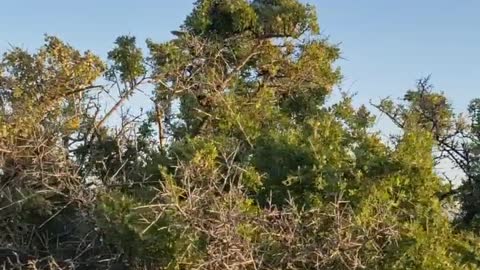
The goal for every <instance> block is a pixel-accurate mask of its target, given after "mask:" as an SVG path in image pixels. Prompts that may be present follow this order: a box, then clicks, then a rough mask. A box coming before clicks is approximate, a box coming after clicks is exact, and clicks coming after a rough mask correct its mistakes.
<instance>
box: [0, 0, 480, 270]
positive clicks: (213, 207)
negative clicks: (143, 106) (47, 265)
mask: <svg viewBox="0 0 480 270" xmlns="http://www.w3.org/2000/svg"><path fill="white" fill-rule="evenodd" d="M173 33H174V35H175V37H174V38H173V39H172V40H169V41H167V42H164V43H156V42H154V41H152V40H148V41H147V47H148V49H149V55H146V56H144V55H143V53H142V50H141V49H140V48H139V47H138V46H137V44H136V40H135V38H134V37H131V36H121V37H119V38H118V39H117V40H116V42H115V47H114V48H113V50H111V51H110V52H109V54H108V60H110V67H109V68H108V69H107V68H106V67H105V64H104V63H103V62H102V61H101V60H100V59H99V58H98V57H97V56H94V55H93V54H92V53H90V52H86V53H80V52H78V51H77V50H75V49H73V48H72V47H71V46H69V45H67V44H65V43H63V42H62V41H60V40H59V39H57V38H54V37H47V38H46V42H45V45H44V46H43V47H41V48H40V49H39V50H38V52H37V53H35V54H31V53H28V52H26V51H24V50H21V49H17V48H16V49H13V50H12V51H11V52H8V53H6V54H5V55H4V57H3V58H2V61H1V66H0V68H1V75H0V97H1V99H0V102H1V103H0V109H1V111H0V125H1V127H2V129H1V131H2V135H1V136H0V157H1V160H0V161H1V168H2V174H1V176H0V184H1V185H2V189H0V225H1V228H2V229H0V234H2V236H0V245H3V244H5V243H6V244H8V245H13V246H15V247H16V248H19V249H24V250H27V251H29V252H37V251H38V250H42V251H43V250H47V251H48V252H44V253H42V254H40V253H41V252H40V251H38V252H37V253H39V254H36V255H39V256H40V255H42V256H43V255H44V256H50V255H53V256H54V257H63V258H74V262H75V263H76V264H78V267H79V268H81V267H84V268H85V269H112V268H113V267H115V266H114V263H120V264H122V263H124V262H122V260H123V261H125V262H128V264H129V267H130V269H349V270H350V269H480V261H479V255H480V253H479V250H478V247H479V242H478V236H477V234H478V223H479V222H478V220H479V215H478V213H479V212H480V211H479V208H478V205H479V204H478V201H479V198H480V195H479V194H480V192H479V191H478V190H480V189H479V188H478V182H479V181H478V180H479V179H480V178H479V175H480V174H479V171H480V169H479V168H480V162H479V160H480V159H479V156H480V154H479V153H480V151H478V149H479V148H480V143H479V141H480V139H479V137H480V136H479V127H480V124H479V122H480V121H479V115H480V114H479V112H480V109H479V102H478V101H473V102H472V103H471V106H470V107H469V113H470V119H471V120H472V124H471V125H466V124H465V122H462V121H460V119H457V118H456V116H455V115H454V113H453V110H452V108H451V105H450V104H449V102H448V101H447V99H446V98H445V97H444V96H443V95H441V94H438V93H436V92H434V91H433V88H432V87H431V85H429V84H428V80H421V81H419V83H418V85H417V89H415V90H411V91H408V92H407V93H406V95H405V97H404V99H403V101H402V102H399V103H397V102H394V101H392V100H390V99H385V100H383V101H382V102H381V103H380V104H379V105H378V106H377V108H378V109H380V110H381V111H382V112H384V113H386V114H387V115H388V116H390V118H391V119H392V121H393V122H394V123H396V124H397V125H398V126H399V127H400V128H401V131H402V132H401V134H399V135H398V136H397V137H395V138H394V139H393V141H392V142H393V143H388V142H385V141H384V140H382V139H381V138H382V137H381V134H380V133H376V132H372V131H371V128H372V127H373V125H374V123H375V117H374V116H373V114H372V113H371V112H369V111H368V109H367V108H366V107H365V106H360V107H356V106H354V105H353V97H352V96H348V95H346V94H343V95H342V97H341V99H339V100H337V101H336V102H332V101H331V100H330V95H331V93H332V91H333V90H334V89H335V88H336V87H337V86H338V85H339V83H341V79H342V75H341V73H340V70H339V68H338V67H336V65H335V63H336V61H337V60H338V59H339V58H340V51H339V48H338V47H336V46H334V45H332V44H330V43H329V41H328V40H326V39H324V38H323V37H321V36H320V35H319V26H318V24H317V18H316V14H315V9H314V7H312V6H310V5H307V4H303V3H301V2H300V1H297V0H253V1H246V0H203V1H197V2H196V3H195V7H194V10H193V12H192V13H191V14H190V15H189V16H188V17H187V19H186V20H185V22H184V24H183V25H182V26H181V31H176V32H173ZM101 76H105V77H106V78H107V79H109V80H110V83H111V82H113V85H114V87H118V90H119V91H120V93H119V96H120V97H119V100H118V101H117V102H116V103H115V104H114V106H113V107H112V108H110V109H109V110H106V111H107V113H106V115H105V116H103V117H102V116H100V115H101V112H102V111H104V110H103V109H105V108H104V107H102V104H103V103H102V102H100V95H101V93H104V92H107V93H109V94H111V92H109V90H110V88H109V87H111V85H100V86H97V85H95V83H100V82H99V81H97V80H98V79H99V78H101ZM143 84H148V85H147V86H146V88H147V89H151V90H153V93H151V95H150V96H149V100H151V102H152V103H153V104H151V105H153V106H149V108H150V107H151V110H150V111H148V112H147V113H145V114H142V115H139V116H132V115H130V114H129V113H128V112H129V111H128V108H125V107H128V106H125V103H126V101H127V99H128V97H129V96H131V95H132V94H133V93H134V90H136V89H140V88H142V87H143ZM100 89H101V90H103V91H98V90H100ZM143 90H145V89H143ZM145 93H146V92H145ZM97 97H98V98H97ZM116 112H117V113H120V117H119V119H120V120H119V123H118V125H115V124H114V125H113V126H112V125H103V124H104V123H105V121H106V118H108V117H109V116H110V115H112V114H114V113H116ZM156 135H158V136H156ZM459 137H461V139H462V141H461V142H459V141H458V140H457V139H458V138H459ZM467 138H468V139H467ZM458 149H461V150H458ZM436 150H440V152H441V153H442V154H440V155H437V154H436V152H438V151H436ZM445 153H446V154H445ZM465 155H466V156H465ZM446 157H447V158H451V159H452V160H454V161H458V163H457V165H459V167H461V168H462V169H463V170H464V172H465V173H466V176H467V178H468V181H466V182H465V183H463V184H462V186H461V188H460V189H459V190H458V191H456V192H451V193H455V194H457V195H458V196H457V197H456V198H459V199H460V202H461V213H460V215H459V216H458V217H457V216H454V217H453V218H452V217H451V216H448V215H447V214H446V211H445V205H446V203H445V201H444V200H443V199H444V198H443V197H445V196H447V195H443V194H449V193H450V192H449V191H448V185H447V184H446V182H445V181H443V179H442V177H441V175H439V174H437V173H436V171H435V166H436V161H437V160H438V159H442V158H446ZM464 157H465V159H462V158H464ZM467 160H468V163H467V162H466V161H467ZM456 225H461V226H456ZM4 228H5V229H4ZM3 235H7V236H6V237H3ZM45 239H46V240H45Z"/></svg>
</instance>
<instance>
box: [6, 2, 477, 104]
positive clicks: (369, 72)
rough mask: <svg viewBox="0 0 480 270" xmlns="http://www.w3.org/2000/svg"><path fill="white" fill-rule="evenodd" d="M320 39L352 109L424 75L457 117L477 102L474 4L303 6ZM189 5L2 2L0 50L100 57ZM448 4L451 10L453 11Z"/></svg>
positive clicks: (161, 29) (173, 19) (165, 29)
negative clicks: (54, 44)
mask: <svg viewBox="0 0 480 270" xmlns="http://www.w3.org/2000/svg"><path fill="white" fill-rule="evenodd" d="M309 2H310V3H312V4H314V5H316V6H317V8H318V15H319V21H320V26H321V29H322V32H323V33H324V34H325V35H328V36H330V39H331V41H332V42H334V43H340V42H341V44H340V47H341V48H342V51H343V57H344V59H343V60H341V61H339V62H338V64H339V66H341V68H342V69H343V74H344V76H345V80H344V82H343V88H344V89H350V90H351V91H353V92H358V96H357V98H356V100H357V102H358V103H368V101H369V100H370V99H373V100H378V99H379V98H381V97H385V96H394V97H396V96H400V95H401V94H402V92H403V91H404V90H406V89H408V88H410V87H412V86H413V85H414V82H415V80H416V79H418V78H420V77H422V76H425V75H428V74H432V82H433V83H434V85H435V86H436V87H437V88H438V89H440V90H443V91H445V93H446V94H447V96H448V97H450V98H451V99H452V101H453V102H454V106H455V107H456V108H457V109H458V110H463V109H464V108H465V106H466V104H467V103H468V101H469V100H470V99H471V98H473V97H476V96H477V97H480V91H479V89H478V87H479V82H480V65H479V64H478V63H480V53H479V50H480V31H479V27H480V16H477V15H478V12H479V11H480V1H476V0H462V1H452V0H422V1H417V0H402V1H388V0H368V1H359V0H335V1H332V0H311V1H309ZM192 3H193V0H175V1H167V0H164V1H158V0H136V1H133V0H129V1H126V0H115V1H114V0H101V1H99V0H82V1H65V0H45V1H38V0H7V1H2V8H1V11H0V25H2V27H0V51H2V52H3V51H5V49H7V48H8V47H9V44H13V45H19V46H21V47H24V48H27V49H31V50H33V49H35V48H37V47H39V46H40V45H41V43H42V39H43V34H44V33H48V34H52V35H57V36H59V37H60V38H62V39H64V40H66V41H68V42H69V43H71V44H72V45H74V46H75V47H77V48H80V49H91V50H93V51H94V52H96V53H98V54H100V55H101V56H105V55H106V52H107V51H108V50H109V49H110V48H111V47H112V42H113V41H114V40H115V38H116V37H117V36H118V35H122V34H133V35H136V36H137V37H138V39H139V40H140V41H143V40H145V39H146V38H152V39H154V40H157V41H163V40H167V39H168V38H169V37H170V33H169V31H170V30H173V29H176V28H177V27H178V25H179V24H181V22H182V21H183V19H184V18H185V16H186V15H187V14H188V13H189V12H190V10H191V8H192ZM454 3H455V4H454Z"/></svg>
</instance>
